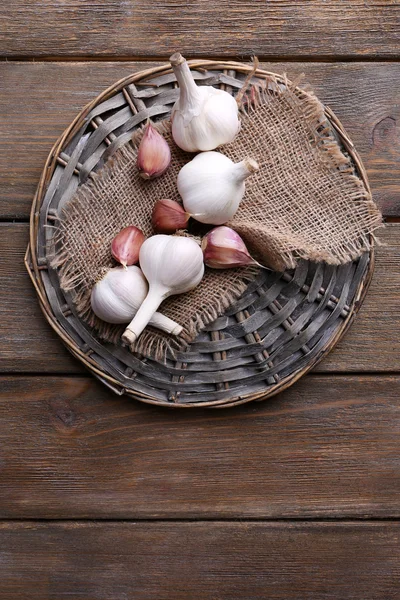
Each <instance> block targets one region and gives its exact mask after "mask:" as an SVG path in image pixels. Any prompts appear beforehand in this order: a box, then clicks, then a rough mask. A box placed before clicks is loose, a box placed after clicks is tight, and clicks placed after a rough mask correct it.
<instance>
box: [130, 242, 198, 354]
mask: <svg viewBox="0 0 400 600" xmlns="http://www.w3.org/2000/svg"><path fill="white" fill-rule="evenodd" d="M139 262H140V266H141V269H142V271H143V273H144V275H145V277H146V279H147V281H148V282H149V293H148V294H147V296H146V299H145V300H144V302H143V303H142V305H141V307H140V308H139V310H138V312H137V313H136V316H135V317H134V318H133V320H132V321H131V322H130V323H129V325H128V327H127V329H126V330H125V332H124V333H123V335H122V340H123V341H124V342H126V343H127V344H132V343H134V342H135V341H136V340H137V338H138V337H139V335H140V334H141V333H142V331H143V329H144V328H145V327H146V325H147V324H148V323H149V321H150V319H151V317H152V316H153V314H154V313H155V311H156V310H157V309H158V307H159V306H160V304H161V302H162V301H163V300H165V299H166V298H168V296H172V295H175V294H183V293H185V292H189V291H190V290H192V289H193V288H195V287H196V286H197V285H198V284H199V283H200V281H201V280H202V278H203V275H204V263H203V253H202V251H201V248H200V246H199V245H198V244H197V242H195V241H194V240H193V239H191V238H186V237H179V236H170V235H154V236H152V237H150V238H148V239H147V240H146V241H145V242H144V244H143V246H142V247H141V249H140V256H139Z"/></svg>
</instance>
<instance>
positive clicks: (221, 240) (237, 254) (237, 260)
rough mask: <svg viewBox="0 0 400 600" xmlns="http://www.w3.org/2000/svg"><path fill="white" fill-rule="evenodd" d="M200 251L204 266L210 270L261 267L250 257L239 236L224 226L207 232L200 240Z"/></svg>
mask: <svg viewBox="0 0 400 600" xmlns="http://www.w3.org/2000/svg"><path fill="white" fill-rule="evenodd" d="M201 249H202V250H203V256H204V262H205V264H206V265H207V267H211V268H212V269H232V268H235V267H244V266H248V265H256V266H259V267H261V266H262V265H260V264H259V263H258V262H257V261H255V260H254V258H252V257H251V256H250V254H249V251H248V250H247V248H246V244H245V243H244V241H243V240H242V238H241V237H240V235H239V234H238V233H236V231H234V230H233V229H231V228H230V227H226V226H225V225H223V226H221V227H215V228H214V229H212V230H211V231H209V232H208V233H207V234H206V235H205V236H204V237H203V239H202V243H201Z"/></svg>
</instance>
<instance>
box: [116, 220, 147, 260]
mask: <svg viewBox="0 0 400 600" xmlns="http://www.w3.org/2000/svg"><path fill="white" fill-rule="evenodd" d="M145 239H146V238H145V237H144V234H143V232H142V231H141V230H140V229H139V228H138V227H135V226H134V225H130V226H129V227H124V229H121V231H120V232H119V233H118V234H117V235H116V236H115V238H114V239H113V241H112V243H111V254H112V255H113V258H115V260H116V261H117V262H119V263H120V264H121V265H122V266H123V267H127V266H130V265H134V264H136V263H137V262H138V260H139V250H140V247H141V245H142V244H143V242H144V240H145Z"/></svg>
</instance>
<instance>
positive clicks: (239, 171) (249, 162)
mask: <svg viewBox="0 0 400 600" xmlns="http://www.w3.org/2000/svg"><path fill="white" fill-rule="evenodd" d="M258 169H259V167H258V164H257V163H256V161H255V160H254V159H253V158H245V159H244V160H242V161H240V162H238V163H235V166H234V170H233V173H234V176H235V177H236V180H237V181H238V182H241V181H243V180H244V179H247V177H249V176H250V175H251V174H252V173H256V172H257V171H258Z"/></svg>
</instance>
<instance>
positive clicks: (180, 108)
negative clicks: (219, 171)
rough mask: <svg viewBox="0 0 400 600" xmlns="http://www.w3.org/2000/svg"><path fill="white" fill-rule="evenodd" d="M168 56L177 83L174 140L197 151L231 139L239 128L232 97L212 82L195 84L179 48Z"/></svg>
mask: <svg viewBox="0 0 400 600" xmlns="http://www.w3.org/2000/svg"><path fill="white" fill-rule="evenodd" d="M169 60H170V63H171V65H172V68H173V71H174V73H175V77H176V79H177V81H178V84H179V99H178V100H177V101H176V103H175V105H174V107H173V109H172V117H171V118H172V137H173V138H174V140H175V143H176V144H177V145H178V146H179V147H180V148H182V150H186V152H197V151H199V150H201V151H205V150H214V149H215V148H217V147H218V146H221V145H222V144H227V143H229V142H231V141H232V140H233V139H234V137H235V136H236V134H237V133H238V131H239V129H240V121H239V118H238V106H237V103H236V100H235V99H234V97H233V96H231V94H228V92H225V91H224V90H219V89H216V88H213V87H212V86H201V87H199V86H197V85H196V83H195V81H194V79H193V75H192V73H191V71H190V69H189V65H188V64H187V62H186V60H185V59H184V58H183V56H181V54H179V52H176V53H175V54H173V55H172V56H171V58H170V59H169Z"/></svg>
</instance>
